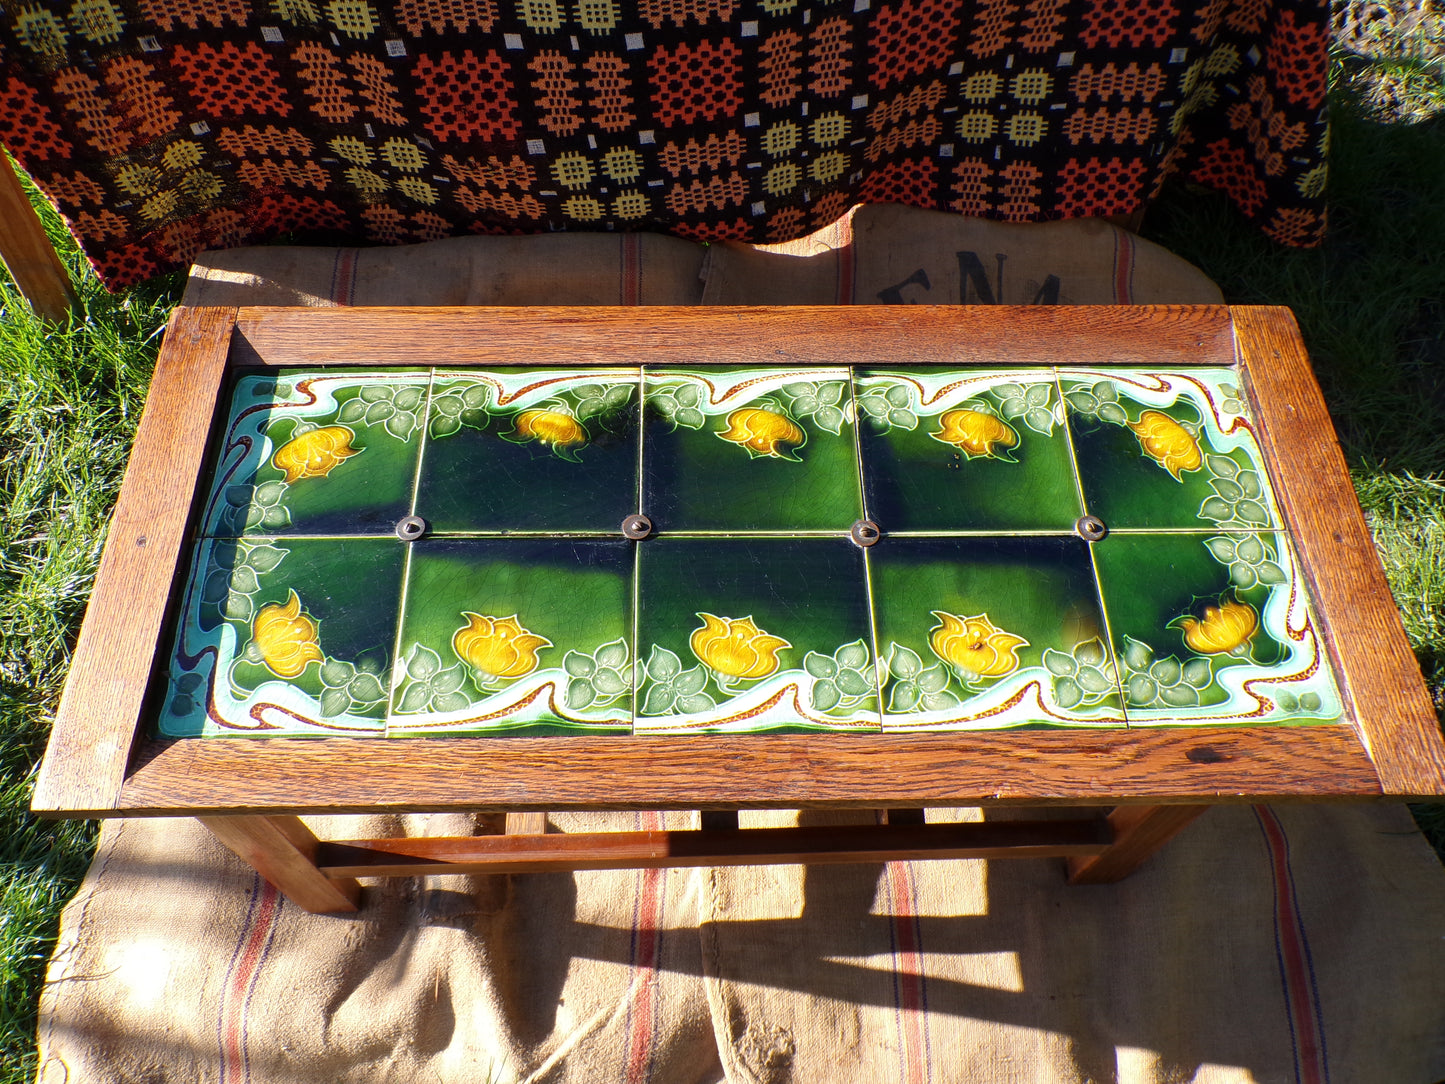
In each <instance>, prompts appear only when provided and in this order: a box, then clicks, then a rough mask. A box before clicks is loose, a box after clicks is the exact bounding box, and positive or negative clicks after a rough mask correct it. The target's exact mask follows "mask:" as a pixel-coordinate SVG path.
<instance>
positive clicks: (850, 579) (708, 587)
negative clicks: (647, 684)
mask: <svg viewBox="0 0 1445 1084" xmlns="http://www.w3.org/2000/svg"><path fill="white" fill-rule="evenodd" d="M638 577H639V615H638V653H639V656H640V659H641V661H642V662H644V663H648V662H649V661H650V659H651V658H652V651H653V649H654V648H663V649H666V650H667V651H670V652H672V653H673V654H674V655H676V656H677V658H678V660H680V663H681V666H682V667H683V668H684V669H686V670H691V669H693V668H695V667H697V666H698V665H699V664H700V663H701V662H703V660H700V659H699V658H698V657H697V655H695V654H694V652H693V650H692V647H691V642H690V641H691V637H692V634H693V632H694V631H695V630H697V629H699V628H702V627H703V625H704V621H703V619H702V618H701V617H699V614H702V613H709V614H712V615H713V616H715V617H718V618H721V619H723V620H734V621H736V620H741V619H743V618H751V619H752V621H753V623H754V625H755V626H756V627H757V628H758V630H760V632H762V633H765V634H767V635H770V636H776V637H781V638H782V639H784V640H786V641H787V642H788V644H789V646H788V647H783V648H780V649H778V651H777V653H776V659H777V663H778V665H777V671H779V672H780V671H783V670H801V669H802V668H803V665H804V658H805V656H806V655H807V654H808V652H810V651H816V652H818V653H819V654H822V655H828V656H832V655H833V654H834V653H835V652H836V651H837V650H838V649H839V648H840V647H842V646H843V645H845V644H849V643H852V642H854V641H862V643H863V644H864V645H866V647H867V648H868V651H869V654H870V656H871V654H872V635H871V630H870V627H869V615H868V591H867V586H866V580H865V573H864V569H863V555H862V551H861V550H859V549H858V548H857V547H855V546H854V545H853V544H852V543H850V542H847V541H842V540H837V541H835V540H833V539H822V538H807V539H771V538H766V539H716V538H707V539H686V538H679V539H670V538H662V539H653V540H651V541H647V542H644V543H641V545H640V546H639V550H638ZM704 669H706V667H704ZM768 676H771V675H768ZM760 680H761V679H760ZM756 684H757V682H756V681H748V680H744V681H741V682H739V683H737V684H736V685H735V686H734V687H733V695H737V693H739V692H742V691H745V690H747V689H748V688H751V687H753V686H755V685H756ZM644 691H645V690H644ZM703 691H704V692H705V694H706V695H708V696H710V697H712V698H713V699H714V700H715V701H717V702H718V704H719V714H721V711H722V705H723V702H724V701H725V700H726V699H727V695H726V692H725V691H724V690H722V689H721V688H719V687H718V686H717V684H716V683H715V681H714V680H713V679H712V678H709V679H708V683H707V685H706V687H705V689H704V690H703ZM640 699H642V700H643V701H644V702H643V703H640V704H639V707H638V712H639V714H638V725H639V726H641V725H642V723H643V717H644V714H646V713H645V712H644V710H643V709H644V708H645V707H646V703H645V697H640ZM680 714H681V717H682V718H684V719H685V717H686V716H685V713H680ZM758 729H759V730H762V729H771V728H770V727H763V726H760V727H759V728H758ZM850 729H853V728H851V727H850Z"/></svg>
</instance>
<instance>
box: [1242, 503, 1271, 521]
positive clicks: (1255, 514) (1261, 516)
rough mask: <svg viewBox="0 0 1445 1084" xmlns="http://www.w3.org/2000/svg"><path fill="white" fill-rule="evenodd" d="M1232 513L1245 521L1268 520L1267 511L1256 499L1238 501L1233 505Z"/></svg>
mask: <svg viewBox="0 0 1445 1084" xmlns="http://www.w3.org/2000/svg"><path fill="white" fill-rule="evenodd" d="M1234 514H1235V515H1236V516H1238V517H1239V518H1240V519H1242V520H1244V522H1245V523H1259V524H1264V523H1268V522H1269V513H1268V512H1266V511H1265V510H1264V505H1262V504H1260V503H1259V502H1258V501H1240V502H1239V503H1238V504H1236V505H1235V506H1234Z"/></svg>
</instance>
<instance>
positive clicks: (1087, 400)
mask: <svg viewBox="0 0 1445 1084" xmlns="http://www.w3.org/2000/svg"><path fill="white" fill-rule="evenodd" d="M1064 401H1065V402H1067V403H1068V404H1069V406H1071V407H1073V408H1074V409H1075V410H1077V411H1078V412H1079V413H1080V414H1093V413H1094V412H1095V411H1097V410H1098V409H1099V400H1097V399H1095V398H1094V396H1093V394H1092V393H1091V392H1087V391H1071V392H1069V393H1068V394H1067V395H1065V396H1064Z"/></svg>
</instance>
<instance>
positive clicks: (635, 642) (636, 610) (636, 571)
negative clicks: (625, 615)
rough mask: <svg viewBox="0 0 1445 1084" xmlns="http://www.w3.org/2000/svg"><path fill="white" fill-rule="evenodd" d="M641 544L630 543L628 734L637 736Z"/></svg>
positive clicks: (640, 658)
mask: <svg viewBox="0 0 1445 1084" xmlns="http://www.w3.org/2000/svg"><path fill="white" fill-rule="evenodd" d="M641 652H642V543H641V542H633V543H632V666H631V670H632V697H631V701H632V721H631V724H630V725H629V726H628V728H627V730H628V733H629V734H631V735H633V736H636V734H637V712H638V704H637V701H638V697H639V695H640V692H641V688H642V682H641V681H639V680H638V677H637V668H638V667H639V666H641V665H642V654H641Z"/></svg>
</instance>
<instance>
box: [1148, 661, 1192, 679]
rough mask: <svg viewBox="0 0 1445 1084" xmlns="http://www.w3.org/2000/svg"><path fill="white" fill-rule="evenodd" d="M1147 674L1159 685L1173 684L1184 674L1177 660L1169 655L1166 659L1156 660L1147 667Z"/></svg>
mask: <svg viewBox="0 0 1445 1084" xmlns="http://www.w3.org/2000/svg"><path fill="white" fill-rule="evenodd" d="M1149 674H1150V676H1151V677H1152V678H1154V680H1155V681H1157V682H1159V684H1160V685H1173V684H1174V683H1175V682H1177V681H1178V680H1179V679H1180V678H1181V677H1183V676H1184V668H1183V667H1182V666H1181V665H1180V664H1179V660H1178V659H1176V658H1174V657H1173V656H1170V657H1169V658H1167V659H1160V660H1158V661H1157V662H1156V663H1155V664H1154V665H1153V666H1151V667H1150V668H1149Z"/></svg>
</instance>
